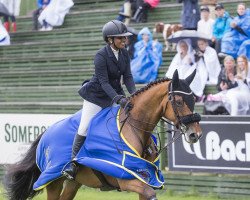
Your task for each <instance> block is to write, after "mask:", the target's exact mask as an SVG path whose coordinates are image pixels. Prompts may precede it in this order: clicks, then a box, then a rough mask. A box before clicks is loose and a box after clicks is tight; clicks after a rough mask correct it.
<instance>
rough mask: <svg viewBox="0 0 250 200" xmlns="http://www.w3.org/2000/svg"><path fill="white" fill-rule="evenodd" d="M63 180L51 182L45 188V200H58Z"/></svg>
mask: <svg viewBox="0 0 250 200" xmlns="http://www.w3.org/2000/svg"><path fill="white" fill-rule="evenodd" d="M63 182H64V179H63V178H60V179H58V180H55V181H53V182H51V183H50V184H49V185H48V186H47V187H46V190H47V200H59V198H60V194H61V192H62V189H63Z"/></svg>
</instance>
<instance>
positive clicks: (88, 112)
mask: <svg viewBox="0 0 250 200" xmlns="http://www.w3.org/2000/svg"><path fill="white" fill-rule="evenodd" d="M101 110H102V108H101V107H100V106H98V105H96V104H93V103H91V102H89V101H86V100H84V101H83V106H82V116H81V121H80V125H79V128H78V132H77V133H78V134H79V135H81V136H87V129H88V126H89V122H90V121H91V119H92V118H93V117H94V116H95V115H96V114H97V113H98V112H100V111H101Z"/></svg>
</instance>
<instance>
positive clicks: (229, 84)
mask: <svg viewBox="0 0 250 200" xmlns="http://www.w3.org/2000/svg"><path fill="white" fill-rule="evenodd" d="M235 75H236V69H235V60H234V58H233V57H232V56H226V57H225V59H224V66H223V68H222V69H221V72H220V74H219V77H218V83H217V90H218V91H224V90H228V89H231V88H234V87H236V86H238V84H237V82H235V80H234V76H235Z"/></svg>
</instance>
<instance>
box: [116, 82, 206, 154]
mask: <svg viewBox="0 0 250 200" xmlns="http://www.w3.org/2000/svg"><path fill="white" fill-rule="evenodd" d="M168 91H169V93H168V94H169V95H168V100H169V101H170V102H171V105H172V108H173V111H174V115H175V117H176V119H177V124H173V123H171V122H169V121H167V120H166V119H164V118H163V117H162V118H161V120H163V121H164V122H165V123H167V124H170V125H172V126H174V127H176V129H177V131H176V130H167V131H165V133H172V132H174V133H176V132H179V134H178V135H177V136H175V134H174V136H173V137H172V138H171V140H170V141H169V142H168V143H167V144H166V145H165V146H164V147H163V148H160V150H159V152H158V154H160V153H161V152H162V151H163V150H164V149H167V148H168V146H169V145H170V144H172V143H173V142H174V141H176V140H177V139H178V138H179V137H180V136H181V135H184V134H185V132H186V131H187V129H188V128H187V125H188V124H191V123H195V122H199V121H200V120H201V117H200V115H199V114H198V113H192V114H190V115H186V116H180V115H179V112H178V109H177V107H178V106H177V103H176V98H175V95H177V94H181V95H193V93H192V92H189V93H186V92H184V91H174V90H173V86H172V81H171V82H170V84H169V90H168ZM169 101H167V102H166V106H165V108H164V110H163V113H166V109H167V104H168V102H169ZM127 104H128V103H127ZM125 108H126V106H125ZM125 116H126V117H125V119H124V120H122V121H121V123H122V124H121V128H120V133H121V132H122V129H123V127H124V125H125V123H126V122H127V123H128V124H129V125H130V126H131V127H132V128H134V129H137V130H140V131H143V132H146V133H149V134H152V132H151V131H148V130H144V129H141V128H139V127H136V126H135V125H134V124H132V122H131V120H132V121H136V122H138V123H144V124H148V125H152V126H154V127H156V126H158V125H157V124H154V123H149V122H145V121H141V120H137V119H134V118H133V117H132V116H131V115H130V112H128V113H125ZM138 137H139V136H138ZM139 141H140V140H139ZM140 142H141V141H140ZM141 144H142V142H141ZM160 146H161V145H160ZM118 151H119V152H120V150H119V149H118Z"/></svg>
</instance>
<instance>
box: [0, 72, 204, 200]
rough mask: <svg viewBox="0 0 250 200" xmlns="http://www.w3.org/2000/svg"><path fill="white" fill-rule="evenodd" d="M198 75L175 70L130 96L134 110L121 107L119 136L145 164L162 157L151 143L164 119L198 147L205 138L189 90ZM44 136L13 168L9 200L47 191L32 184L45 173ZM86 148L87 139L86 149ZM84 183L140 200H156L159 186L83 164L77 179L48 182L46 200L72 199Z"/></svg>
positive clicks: (8, 179)
mask: <svg viewBox="0 0 250 200" xmlns="http://www.w3.org/2000/svg"><path fill="white" fill-rule="evenodd" d="M195 73H196V72H195V71H194V72H193V73H192V74H191V75H190V76H188V77H187V78H186V79H183V80H182V79H179V76H178V71H177V70H176V71H175V73H174V75H173V78H172V79H168V78H162V79H158V80H156V81H154V82H151V83H149V84H148V85H147V86H144V87H142V88H141V89H139V90H137V91H136V92H135V93H134V94H132V95H131V96H130V97H128V98H129V100H130V102H131V103H132V104H133V108H132V110H130V111H128V112H127V113H125V112H124V109H122V108H120V114H119V119H118V121H117V123H118V124H119V127H120V132H121V131H122V133H123V137H124V140H127V141H128V142H129V144H130V146H131V147H132V148H133V149H134V150H135V151H136V152H137V154H138V157H139V158H140V159H141V160H143V161H147V162H152V161H153V160H155V159H156V158H157V157H159V154H158V150H157V148H156V146H155V144H154V143H153V142H152V132H153V130H154V128H155V127H156V125H157V123H158V122H159V120H160V119H161V118H164V119H167V120H168V121H171V122H172V123H173V125H174V126H175V127H176V128H177V129H179V130H180V133H182V134H184V136H185V138H186V141H187V142H189V143H195V142H197V141H198V140H199V138H200V137H201V135H202V130H201V127H200V125H199V121H200V115H199V114H197V113H194V104H195V101H194V96H193V93H192V91H191V90H190V88H189V85H190V83H191V82H192V80H193V78H194V76H195ZM44 134H46V131H45V133H43V134H42V135H40V136H39V137H38V138H37V139H36V140H35V141H34V142H33V143H32V144H31V147H30V148H29V150H28V151H27V153H26V155H25V156H24V157H23V158H22V159H21V160H20V161H19V162H17V163H15V164H12V165H10V166H8V169H7V173H6V176H5V181H4V187H5V189H6V194H7V196H8V198H9V199H10V200H25V199H32V198H33V197H34V196H35V195H37V194H39V193H40V192H41V191H42V189H43V188H42V189H40V190H34V189H33V184H34V182H35V181H36V180H37V179H38V178H39V176H40V174H41V171H40V168H38V166H37V164H36V148H37V146H38V145H39V143H40V142H41V140H42V138H43V137H44ZM88 137H89V134H88ZM88 137H87V139H88ZM54 142H56V141H54ZM85 145H86V141H85V143H84V145H83V147H84V146H85ZM61 148H63V147H61ZM82 185H85V186H88V187H92V188H101V189H103V190H114V189H117V190H119V191H130V192H136V193H138V195H139V200H157V197H156V192H155V188H153V187H152V186H150V185H148V184H146V183H145V182H144V181H142V180H140V179H137V178H133V179H122V178H116V177H112V176H110V175H108V174H104V173H102V172H100V171H96V170H93V169H91V168H90V167H86V166H84V165H79V168H78V171H77V174H76V178H75V180H73V181H72V180H67V179H66V178H65V177H64V176H63V175H61V176H59V177H57V178H56V179H55V180H51V181H49V182H48V183H46V184H45V186H44V188H46V190H47V200H71V199H74V197H75V195H76V193H77V191H78V189H79V188H80V187H81V186H82Z"/></svg>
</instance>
